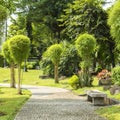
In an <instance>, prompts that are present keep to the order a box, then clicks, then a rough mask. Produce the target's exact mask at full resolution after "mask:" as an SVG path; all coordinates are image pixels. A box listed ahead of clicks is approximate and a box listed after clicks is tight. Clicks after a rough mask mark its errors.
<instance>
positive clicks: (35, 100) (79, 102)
mask: <svg viewBox="0 0 120 120" xmlns="http://www.w3.org/2000/svg"><path fill="white" fill-rule="evenodd" d="M0 85H1V84H0ZM22 88H23V89H29V90H30V91H31V92H32V96H31V97H30V99H29V100H28V101H27V102H26V103H25V104H24V105H23V107H22V109H21V110H20V111H19V113H18V114H17V115H16V117H15V120H105V119H104V118H102V117H100V116H99V115H97V114H96V113H95V110H96V109H97V108H98V107H97V106H93V105H92V104H91V103H89V102H87V101H86V97H81V96H76V95H74V94H73V93H72V92H70V91H69V90H65V89H62V88H54V87H44V86H41V87H37V86H24V85H23V86H22Z"/></svg>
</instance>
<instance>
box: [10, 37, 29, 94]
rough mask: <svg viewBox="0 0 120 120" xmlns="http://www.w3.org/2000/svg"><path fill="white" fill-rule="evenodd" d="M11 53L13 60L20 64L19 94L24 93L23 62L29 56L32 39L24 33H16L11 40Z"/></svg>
mask: <svg viewBox="0 0 120 120" xmlns="http://www.w3.org/2000/svg"><path fill="white" fill-rule="evenodd" d="M9 48H10V53H11V55H12V56H13V60H14V61H15V62H16V63H17V65H18V94H22V90H21V64H22V62H23V61H24V60H25V59H26V58H27V57H28V54H29V51H30V40H29V38H28V37H26V36H24V35H16V36H14V37H12V38H11V39H10V42H9Z"/></svg>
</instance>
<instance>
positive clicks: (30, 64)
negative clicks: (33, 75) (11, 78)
mask: <svg viewBox="0 0 120 120" xmlns="http://www.w3.org/2000/svg"><path fill="white" fill-rule="evenodd" d="M24 66H25V62H23V63H22V68H24ZM26 66H27V69H36V66H38V62H37V61H36V62H26Z"/></svg>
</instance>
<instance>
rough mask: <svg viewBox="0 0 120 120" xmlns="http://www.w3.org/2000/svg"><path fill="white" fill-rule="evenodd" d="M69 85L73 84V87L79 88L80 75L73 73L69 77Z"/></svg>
mask: <svg viewBox="0 0 120 120" xmlns="http://www.w3.org/2000/svg"><path fill="white" fill-rule="evenodd" d="M68 83H69V85H71V87H72V88H74V89H78V87H79V77H78V76H77V75H73V76H72V77H71V78H70V79H69V82H68Z"/></svg>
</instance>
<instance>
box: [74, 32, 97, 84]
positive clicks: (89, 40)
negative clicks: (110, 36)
mask: <svg viewBox="0 0 120 120" xmlns="http://www.w3.org/2000/svg"><path fill="white" fill-rule="evenodd" d="M76 48H77V51H78V54H79V55H80V57H81V58H82V62H81V63H80V67H81V69H82V71H83V74H81V75H80V77H81V79H83V81H84V86H90V79H89V78H90V72H89V70H90V67H91V64H92V56H93V53H94V52H95V48H96V39H95V38H94V36H92V35H90V34H87V33H84V34H81V35H80V36H79V37H78V38H77V40H76Z"/></svg>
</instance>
